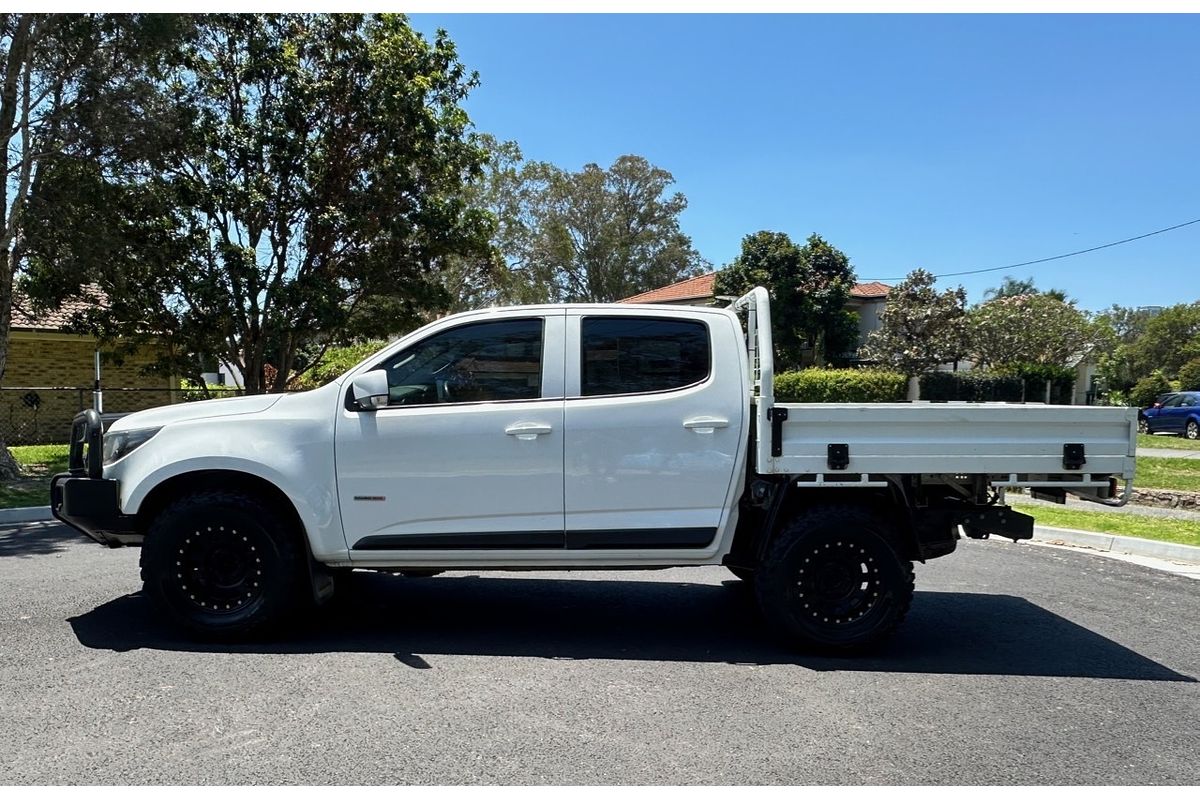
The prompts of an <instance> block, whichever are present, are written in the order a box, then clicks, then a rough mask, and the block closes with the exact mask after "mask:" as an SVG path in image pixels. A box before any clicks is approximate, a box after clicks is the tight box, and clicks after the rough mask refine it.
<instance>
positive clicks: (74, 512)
mask: <svg viewBox="0 0 1200 800" xmlns="http://www.w3.org/2000/svg"><path fill="white" fill-rule="evenodd" d="M50 511H51V513H53V514H54V516H55V518H56V519H59V520H61V521H62V522H65V523H67V524H68V525H70V526H71V527H72V528H74V529H75V530H77V531H79V532H80V533H82V534H84V535H85V536H87V537H88V538H89V539H92V540H94V541H97V542H99V543H100V544H103V545H107V546H108V547H122V546H124V545H140V544H141V543H142V539H144V538H145V537H144V535H143V534H141V533H139V532H138V530H137V526H136V524H135V523H136V519H135V518H134V517H132V516H129V515H126V514H122V513H121V484H120V482H119V481H115V480H111V479H105V478H83V477H79V476H76V475H73V474H71V473H70V472H60V473H59V474H58V475H55V476H54V477H53V478H51V479H50Z"/></svg>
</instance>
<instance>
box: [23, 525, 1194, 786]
mask: <svg viewBox="0 0 1200 800" xmlns="http://www.w3.org/2000/svg"><path fill="white" fill-rule="evenodd" d="M360 577H361V580H359V581H358V582H357V585H356V587H355V591H354V593H353V596H352V597H350V598H349V599H348V600H347V601H346V602H344V604H343V606H342V608H340V609H339V610H338V611H336V612H335V613H332V614H330V615H328V616H327V617H324V618H322V619H321V620H319V621H318V622H317V623H316V624H315V625H313V626H312V627H311V628H310V629H308V630H307V631H306V632H304V633H302V634H299V635H296V636H294V637H292V638H290V639H288V640H285V641H279V642H275V643H271V644H265V645H256V646H237V647H215V646H205V645H198V644H195V643H192V642H189V641H188V640H186V639H184V638H181V637H180V636H178V635H177V634H176V633H175V632H174V631H173V630H171V629H170V628H168V627H166V626H164V625H163V624H162V623H160V622H159V621H158V620H157V618H156V617H155V616H154V615H153V614H152V612H151V610H150V609H149V607H148V604H147V602H146V601H145V600H144V599H143V598H142V597H141V596H140V595H139V594H138V590H139V584H138V580H137V551H136V550H105V549H102V548H101V547H99V546H98V545H93V544H90V543H88V542H86V541H85V540H83V539H82V538H80V537H77V536H76V535H74V534H73V533H71V532H70V531H69V530H67V529H65V528H63V527H61V526H59V525H56V524H47V523H40V524H38V523H35V524H30V525H25V526H22V527H20V528H0V784H10V783H16V784H30V783H34V784H46V783H51V784H58V783H69V784H76V783H87V784H92V783H100V784H144V783H153V784H160V783H165V784H177V783H184V784H192V783H198V784H218V783H219V784H225V783H235V784H242V783H259V784H271V783H303V784H308V783H313V784H327V783H338V784H342V783H347V784H363V783H365V784H377V783H382V784H462V783H499V784H526V783H533V784H542V783H565V784H611V783H616V784H626V783H636V784H643V783H646V784H663V783H666V784H741V783H749V784H759V783H771V784H777V783H781V784H793V783H801V784H808V783H816V784H981V783H1001V784H1008V783H1016V784H1026V783H1038V784H1042V783H1045V784H1158V783H1176V784H1180V783H1181V784H1195V783H1200V749H1198V748H1197V746H1196V744H1197V741H1198V740H1200V684H1198V683H1197V677H1200V633H1197V630H1198V628H1197V621H1198V620H1200V582H1197V581H1192V580H1188V579H1187V578H1183V577H1179V576H1176V575H1171V574H1168V573H1165V572H1156V571H1152V570H1149V569H1146V568H1143V567H1139V566H1135V565H1130V564H1125V563H1121V562H1117V561H1112V560H1109V559H1103V558H1098V557H1096V556H1093V555H1089V554H1086V553H1081V552H1071V551H1066V550H1058V549H1053V548H1046V547H1037V546H1028V545H1013V544H1009V543H1007V542H1003V543H1000V542H992V541H987V542H975V541H967V542H964V543H963V544H962V547H961V548H960V550H959V552H958V553H955V554H953V555H951V556H949V557H947V558H944V559H941V560H939V561H935V562H931V563H930V564H928V565H925V566H920V565H918V567H917V588H918V592H917V597H916V601H915V603H914V606H913V610H912V613H911V615H910V617H909V619H908V621H907V622H906V623H905V625H904V627H903V628H902V629H901V632H900V634H899V636H898V637H897V638H896V639H895V641H894V642H893V643H892V644H891V645H890V646H889V647H888V648H887V649H886V650H884V651H883V652H881V653H880V654H878V655H877V656H874V657H871V658H867V659H857V660H842V659H823V658H814V657H808V656H802V655H796V654H794V653H791V652H788V651H787V650H783V649H781V648H779V647H778V646H776V645H775V644H774V643H773V642H772V641H771V640H770V639H769V637H768V636H767V635H766V633H765V632H764V631H763V630H762V628H761V626H760V625H759V623H758V622H757V620H756V618H755V616H754V611H753V607H752V605H751V601H750V597H749V593H748V592H747V591H746V590H745V588H744V587H743V586H741V585H740V584H739V583H738V582H737V581H734V580H732V576H729V575H728V574H727V573H726V572H725V571H724V570H722V569H719V568H702V569H689V570H685V569H677V570H666V571H658V572H590V573H589V572H579V573H572V574H571V575H570V576H569V577H571V578H572V579H570V580H561V579H560V578H564V577H567V575H566V574H565V573H511V574H496V573H492V574H488V573H483V574H476V573H466V572H464V573H451V574H447V575H443V576H439V577H436V578H428V579H406V578H395V577H391V576H385V575H374V574H363V575H362V576H360Z"/></svg>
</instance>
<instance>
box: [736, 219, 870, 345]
mask: <svg viewBox="0 0 1200 800" xmlns="http://www.w3.org/2000/svg"><path fill="white" fill-rule="evenodd" d="M755 286H764V287H766V288H767V290H768V291H769V292H770V294H771V316H772V323H773V326H774V342H775V351H776V354H777V358H778V359H779V360H780V362H781V366H783V367H785V368H795V367H798V366H800V365H801V363H802V360H803V355H804V353H805V352H806V351H812V352H813V353H814V356H815V360H817V361H821V360H822V359H823V357H839V356H842V355H843V354H845V353H848V352H852V351H853V350H854V346H855V344H856V343H857V340H858V322H857V315H855V314H853V312H848V311H847V310H846V303H847V301H849V299H850V290H851V289H852V288H853V287H854V269H853V267H852V266H851V265H850V259H849V258H847V257H846V254H845V253H843V252H842V251H841V250H838V249H837V248H836V247H834V246H833V245H831V244H829V242H827V241H825V240H824V239H823V238H821V237H820V236H818V235H817V234H815V233H814V234H812V235H811V236H809V237H808V240H807V241H806V242H805V243H804V246H803V247H797V246H796V245H795V243H793V242H792V240H791V238H790V237H789V236H788V235H787V234H786V233H776V232H773V231H759V232H758V233H755V234H751V235H749V236H746V237H745V238H744V239H742V251H741V253H740V254H739V255H738V257H737V258H735V259H734V260H733V261H732V262H730V263H729V264H728V265H726V267H725V268H724V269H722V270H721V271H720V272H718V273H717V277H716V281H715V282H714V284H713V290H714V292H715V293H716V294H717V295H718V296H734V297H736V296H740V295H742V294H745V293H746V292H748V291H750V290H751V289H752V288H754V287H755Z"/></svg>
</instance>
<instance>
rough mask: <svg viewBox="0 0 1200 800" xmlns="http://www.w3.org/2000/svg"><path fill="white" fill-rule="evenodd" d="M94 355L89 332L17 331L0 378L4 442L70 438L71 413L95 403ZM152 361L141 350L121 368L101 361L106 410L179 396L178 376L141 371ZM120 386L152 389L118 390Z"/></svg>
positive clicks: (138, 407) (0, 431)
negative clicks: (34, 395)
mask: <svg viewBox="0 0 1200 800" xmlns="http://www.w3.org/2000/svg"><path fill="white" fill-rule="evenodd" d="M95 353H96V342H95V340H94V339H92V338H91V337H88V336H72V335H68V334H62V333H48V332H47V333H43V332H30V331H12V332H11V334H10V337H9V343H8V364H7V367H6V368H5V371H4V379H3V381H2V382H0V440H3V441H4V442H5V443H6V444H29V443H61V442H66V441H67V439H68V437H69V434H70V424H71V417H73V416H74V415H75V413H76V412H78V411H79V410H80V409H81V408H91V407H92V385H93V383H94V381H95ZM151 360H152V359H151V357H150V355H149V354H148V353H138V354H135V355H132V356H128V357H126V358H125V359H124V361H123V363H122V364H121V365H120V366H118V365H116V364H113V363H111V362H109V361H108V360H102V361H101V364H100V376H101V380H102V382H103V385H104V389H105V392H104V411H105V412H106V413H111V412H125V411H139V410H141V409H143V408H153V407H154V406H161V405H166V404H168V403H171V402H172V401H173V400H177V399H178V397H177V395H178V393H177V392H175V391H172V390H175V389H178V388H179V381H178V379H177V378H169V377H167V376H163V375H144V374H142V373H141V372H140V368H141V367H143V366H145V365H146V364H148V363H150V361H151ZM48 387H72V388H70V389H50V388H48ZM119 388H141V389H148V390H149V391H137V392H119V391H115V390H116V389H119ZM79 389H82V390H83V391H82V392H81V391H79ZM31 392H33V393H34V394H36V395H37V400H38V401H39V402H38V403H37V407H36V409H35V408H34V407H33V406H32V405H30V404H28V403H26V402H25V398H26V396H27V395H29V394H30V393H31ZM30 399H32V398H30Z"/></svg>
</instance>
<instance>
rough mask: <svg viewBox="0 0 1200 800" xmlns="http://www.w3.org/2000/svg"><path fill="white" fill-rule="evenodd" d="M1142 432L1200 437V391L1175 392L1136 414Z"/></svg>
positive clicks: (1192, 437)
mask: <svg viewBox="0 0 1200 800" xmlns="http://www.w3.org/2000/svg"><path fill="white" fill-rule="evenodd" d="M1138 430H1140V431H1141V432H1142V433H1174V434H1178V435H1179V436H1184V437H1187V438H1188V439H1200V392H1175V393H1174V394H1171V395H1168V396H1166V397H1164V398H1163V399H1162V401H1161V402H1158V403H1155V404H1154V405H1153V406H1152V407H1150V408H1147V409H1145V410H1144V411H1142V413H1141V414H1140V415H1138Z"/></svg>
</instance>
